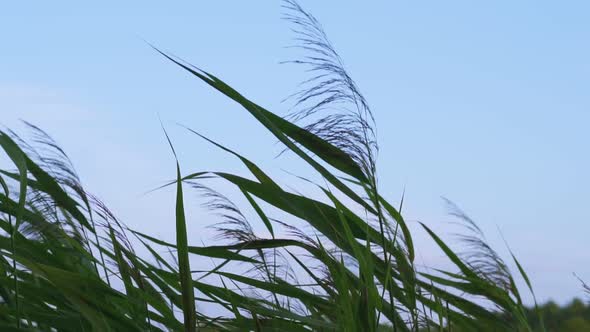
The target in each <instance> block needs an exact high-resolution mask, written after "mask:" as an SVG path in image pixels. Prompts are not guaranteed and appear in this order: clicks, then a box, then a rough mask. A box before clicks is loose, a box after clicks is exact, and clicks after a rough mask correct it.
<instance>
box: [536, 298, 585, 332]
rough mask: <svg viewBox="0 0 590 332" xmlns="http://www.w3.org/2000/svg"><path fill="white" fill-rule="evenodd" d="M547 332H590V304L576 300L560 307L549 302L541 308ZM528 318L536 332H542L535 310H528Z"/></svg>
mask: <svg viewBox="0 0 590 332" xmlns="http://www.w3.org/2000/svg"><path fill="white" fill-rule="evenodd" d="M539 311H540V313H541V315H542V317H543V323H544V324H545V330H546V331H547V332H566V331H567V332H587V331H590V304H589V303H588V302H584V301H583V300H580V299H574V300H573V301H571V302H570V303H569V304H567V305H565V306H563V307H560V306H559V305H557V304H556V303H555V302H552V301H550V302H547V303H545V304H544V305H542V306H540V307H539ZM526 314H527V317H528V318H529V321H530V322H531V327H532V328H533V329H534V331H542V328H541V327H540V326H539V325H540V324H539V319H538V316H537V313H536V311H535V310H534V308H527V313H526Z"/></svg>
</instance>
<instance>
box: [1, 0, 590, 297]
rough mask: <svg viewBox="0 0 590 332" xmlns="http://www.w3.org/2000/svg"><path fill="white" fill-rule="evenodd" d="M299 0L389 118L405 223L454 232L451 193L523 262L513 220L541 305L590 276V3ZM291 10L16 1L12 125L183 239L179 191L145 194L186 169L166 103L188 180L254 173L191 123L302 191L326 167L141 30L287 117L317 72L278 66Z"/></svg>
mask: <svg viewBox="0 0 590 332" xmlns="http://www.w3.org/2000/svg"><path fill="white" fill-rule="evenodd" d="M302 5H304V6H305V7H306V8H307V9H308V10H310V11H311V12H313V13H314V14H315V15H316V17H318V18H319V19H320V21H321V22H322V23H323V25H324V27H325V29H326V30H327V32H328V34H329V36H330V38H331V40H332V41H333V43H334V44H335V46H336V48H337V49H338V50H339V52H340V54H341V56H342V57H343V59H344V62H345V64H346V66H347V68H348V69H349V71H350V73H351V74H352V76H353V77H354V78H355V79H356V81H357V83H358V84H359V86H360V88H361V90H362V91H363V92H364V94H365V96H366V97H367V99H368V100H369V103H370V104H371V106H372V108H373V110H374V112H375V116H376V118H377V122H378V138H379V141H380V146H381V153H380V157H379V168H380V177H381V185H382V187H383V189H382V190H383V191H384V192H385V195H387V196H388V197H390V198H392V200H394V201H395V200H398V199H399V196H400V195H401V192H402V191H403V188H404V187H405V188H406V203H405V213H406V216H407V218H408V219H410V220H420V221H423V222H425V223H427V224H429V225H431V226H433V228H435V229H436V230H438V231H440V232H442V233H443V234H447V235H450V234H449V233H451V229H450V228H449V226H448V222H449V221H452V219H451V218H449V217H448V216H447V214H446V212H447V211H446V210H445V206H444V204H443V201H442V200H441V198H440V197H441V196H445V197H447V198H449V199H451V200H453V201H455V202H456V203H457V204H459V205H460V206H461V207H462V208H463V209H464V210H465V211H466V212H467V213H468V214H469V215H470V216H471V217H472V218H473V219H475V220H476V221H477V222H478V223H479V224H480V225H481V226H482V228H483V229H484V230H485V231H486V232H487V234H488V239H489V240H490V242H492V243H493V244H494V245H495V246H496V247H498V248H499V249H500V250H499V251H500V252H502V253H503V254H506V250H505V247H504V245H503V242H502V239H501V236H500V235H499V232H498V229H500V230H501V232H502V233H503V235H504V237H505V238H506V240H507V242H508V243H509V244H510V246H511V248H512V249H513V251H514V252H515V253H516V254H517V256H518V257H519V258H520V260H521V262H522V263H523V265H524V266H525V268H526V269H527V271H529V274H530V276H531V279H532V281H533V284H534V286H535V288H536V291H537V293H538V296H539V298H540V299H541V300H546V299H549V298H553V299H555V300H557V301H559V302H564V301H567V300H568V299H570V298H572V297H573V296H580V295H582V294H581V293H582V291H581V287H580V285H579V283H578V282H577V281H576V279H575V278H574V277H573V276H572V273H573V272H576V273H578V274H579V275H580V276H581V277H583V278H586V279H587V280H590V250H588V244H587V243H588V242H587V241H588V239H589V238H590V209H588V206H589V203H590V175H589V174H588V172H589V170H590V155H589V153H588V152H589V151H588V146H589V144H588V143H589V142H590V132H589V131H588V126H589V124H590V109H589V108H590V94H589V93H588V91H589V88H590V84H589V83H590V80H589V79H588V77H589V75H590V46H589V45H590V44H589V43H588V36H590V21H589V20H588V13H589V12H590V3H589V2H587V1H567V2H565V1H487V2H483V1H478V2H474V1H430V2H425V1H420V2H418V1H375V2H370V3H368V2H361V1H357V2H341V1H340V2H336V1H330V2H328V1H322V2H313V1H302ZM280 16H281V8H280V2H279V1H255V2H254V1H248V2H246V1H210V2H197V1H190V2H185V3H182V4H177V5H175V6H173V5H170V3H169V2H163V1H141V2H140V1H137V2H132V1H125V2H122V1H101V2H100V5H98V4H88V3H85V4H82V3H81V2H65V1H64V2H41V1H40V2H25V1H5V2H3V3H2V4H0V41H1V44H0V45H1V46H0V60H1V61H0V115H1V116H0V122H1V123H2V124H4V125H6V126H8V127H11V128H22V127H19V124H18V119H19V118H22V119H25V120H28V121H31V122H33V123H35V124H37V125H39V126H41V127H42V128H44V129H46V130H47V131H48V132H49V133H50V134H52V135H53V136H54V138H56V139H57V141H58V142H59V143H60V144H61V145H62V146H63V147H64V148H65V149H66V151H68V152H69V154H70V157H71V158H72V159H73V161H74V164H75V165H76V166H77V169H78V172H79V173H80V175H81V177H82V178H83V180H84V182H85V184H86V186H87V188H88V189H89V190H90V191H93V192H95V193H97V194H98V195H99V196H101V197H102V198H104V199H105V200H106V202H107V203H108V204H109V205H110V206H111V207H112V209H113V210H114V211H115V213H116V214H117V215H119V216H120V217H121V219H122V220H123V221H125V222H126V223H128V224H129V225H131V226H132V227H138V228H142V229H143V230H146V231H147V232H148V233H151V234H155V235H157V236H160V237H162V238H170V239H171V238H172V236H173V226H172V225H173V224H172V219H171V216H172V214H173V199H174V197H173V193H172V192H170V191H166V190H164V191H161V192H157V193H154V194H150V195H143V193H144V192H145V191H146V190H148V189H151V188H153V187H154V186H156V185H158V184H160V183H162V182H163V181H164V180H167V179H169V178H171V177H173V176H174V164H173V159H172V157H171V154H170V152H169V150H168V148H167V146H166V142H165V139H164V137H163V135H162V132H161V129H160V128H159V126H160V125H159V121H158V114H159V115H160V117H161V118H162V120H163V122H164V124H165V125H166V127H167V128H168V129H169V130H170V132H171V134H172V137H173V140H174V142H175V144H176V146H177V149H178V150H179V151H180V158H181V162H182V166H183V169H184V170H185V171H187V172H188V171H195V170H230V171H232V170H240V169H241V168H240V167H239V165H238V164H237V163H236V162H235V161H234V160H232V159H230V158H228V157H227V156H226V155H225V154H223V153H221V152H219V151H217V150H215V149H214V148H213V147H211V146H209V145H207V144H205V143H203V142H202V141H200V140H198V139H197V138H196V137H194V136H191V135H189V134H187V133H186V131H185V130H183V129H181V128H179V127H177V126H176V123H177V122H179V123H182V124H185V125H187V126H189V127H192V128H194V129H196V130H199V131H201V132H203V133H205V134H207V135H209V136H211V137H212V138H214V139H217V140H219V141H222V142H223V143H225V144H226V145H227V146H229V147H231V148H234V149H237V150H239V151H241V152H242V153H243V154H244V155H246V156H248V157H249V158H251V159H252V160H254V161H256V162H259V163H260V164H261V165H263V166H264V167H265V168H266V169H268V170H270V172H271V174H273V175H275V176H279V177H282V178H283V179H284V180H283V182H286V183H288V184H289V183H290V181H291V180H290V179H292V178H289V176H288V175H286V173H284V172H283V171H282V169H288V170H289V171H292V172H295V173H297V174H301V175H307V174H308V173H309V170H308V169H306V168H304V167H301V165H300V164H298V163H296V162H292V161H291V159H289V157H287V158H278V159H274V156H275V155H276V152H278V151H280V147H279V146H277V145H276V144H274V140H273V139H271V137H270V135H268V134H267V133H265V132H264V131H263V130H262V128H261V126H260V125H258V124H257V123H255V122H254V120H253V119H251V118H250V117H249V116H248V115H247V114H246V113H245V112H243V111H242V110H241V109H240V108H239V107H237V106H236V105H234V104H232V103H230V102H228V101H227V100H225V99H224V98H222V97H221V96H219V95H218V94H217V93H215V92H214V91H212V90H211V89H209V88H207V87H205V86H204V85H203V84H201V83H200V82H198V81H197V80H196V79H193V78H191V77H190V76H188V75H187V74H185V73H184V72H182V71H181V70H179V69H178V68H176V67H174V66H173V65H171V64H169V63H167V62H166V61H164V60H163V59H162V57H161V56H158V55H157V54H155V52H153V51H152V50H151V49H150V48H149V47H148V46H147V45H146V44H145V42H144V41H143V39H145V40H148V41H150V42H152V43H154V44H156V45H158V46H159V47H161V48H163V49H165V50H167V51H170V52H172V53H174V54H176V55H178V56H181V57H182V58H184V59H186V60H188V61H189V62H191V63H194V64H197V65H199V66H202V67H204V68H206V69H207V70H209V71H211V72H213V73H215V74H217V75H218V76H220V77H222V78H223V79H225V80H226V81H228V82H229V83H230V84H232V85H234V86H235V87H236V88H238V90H240V91H242V92H243V93H244V94H245V95H247V96H248V97H251V99H253V100H255V101H257V102H259V103H260V104H262V105H265V106H268V108H270V109H271V110H274V111H275V112H277V113H279V114H284V113H285V111H286V109H287V106H288V105H286V104H282V103H281V100H282V99H283V98H284V97H286V96H287V95H289V94H290V93H291V92H293V91H294V90H295V88H296V84H297V83H298V82H299V81H300V80H301V79H302V78H304V77H305V76H304V74H303V73H302V72H301V70H300V69H301V68H296V67H290V66H287V65H280V64H279V62H280V61H283V60H288V59H290V58H291V57H292V56H293V55H294V53H293V51H292V50H289V49H287V48H284V46H287V45H289V44H290V38H291V37H292V35H291V33H290V31H289V28H288V25H287V23H286V22H283V21H281V20H280ZM292 182H293V185H294V186H295V183H296V181H295V180H293V181H292ZM298 185H300V184H299V183H298ZM223 188H224V187H223V185H222V189H223ZM227 189H229V187H228V188H227ZM298 189H300V190H301V187H298ZM187 199H188V200H189V208H190V209H191V216H190V221H191V225H190V232H191V242H192V243H194V244H199V243H200V242H201V241H207V239H208V237H209V235H210V232H209V231H207V230H204V227H205V226H206V225H209V224H211V223H213V222H214V221H215V220H214V219H212V217H211V216H209V215H208V214H206V213H205V212H203V211H201V210H200V209H199V207H198V202H199V200H198V197H197V196H196V194H195V195H193V196H189V197H188V198H187ZM413 228H414V229H416V231H417V232H418V233H419V230H418V228H417V227H415V224H414V226H413ZM417 246H418V247H419V252H420V256H419V257H420V259H419V261H420V262H423V263H425V264H430V265H437V264H439V263H440V262H441V261H442V255H441V254H440V252H438V251H435V250H433V248H434V246H433V245H432V243H430V242H429V241H427V240H426V238H425V237H424V236H423V235H419V236H418V244H417Z"/></svg>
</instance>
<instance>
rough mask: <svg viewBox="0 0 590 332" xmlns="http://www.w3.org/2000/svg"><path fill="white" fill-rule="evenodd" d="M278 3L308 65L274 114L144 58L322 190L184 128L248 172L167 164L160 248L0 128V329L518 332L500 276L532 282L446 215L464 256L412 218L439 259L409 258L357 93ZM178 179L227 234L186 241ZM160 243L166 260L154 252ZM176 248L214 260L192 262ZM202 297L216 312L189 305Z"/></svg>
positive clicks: (65, 162) (310, 23)
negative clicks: (220, 241)
mask: <svg viewBox="0 0 590 332" xmlns="http://www.w3.org/2000/svg"><path fill="white" fill-rule="evenodd" d="M285 8H286V10H287V19H288V20H289V21H291V22H292V23H293V24H294V27H295V30H296V32H297V36H298V41H299V45H300V46H301V47H303V48H304V49H305V50H307V51H308V52H309V56H308V57H306V58H305V59H303V60H298V61H295V62H296V63H298V64H302V65H305V66H308V67H309V69H311V72H312V73H313V74H314V76H313V77H312V78H311V79H310V80H308V81H306V82H305V84H304V85H303V88H302V90H301V91H299V92H298V93H296V94H295V95H294V96H293V98H294V100H295V108H294V111H293V113H292V114H291V115H290V116H288V117H286V118H283V117H281V116H278V115H276V114H275V113H273V112H271V111H269V110H266V109H264V108H263V107H261V106H260V105H258V104H256V103H255V102H253V101H251V100H249V99H248V98H247V97H245V96H244V95H242V94H240V93H239V92H238V91H236V90H235V89H233V88H232V87H231V86H229V85H228V84H226V83H225V82H224V81H222V80H221V79H220V78H218V77H216V76H214V75H213V74H210V73H208V72H206V71H204V70H202V69H200V68H196V67H194V66H191V65H189V64H187V63H185V62H183V61H181V60H179V59H177V58H174V57H172V56H169V55H167V54H166V53H163V52H160V51H158V52H160V53H162V55H163V56H165V57H166V58H167V59H169V60H170V61H171V62H172V63H174V64H176V65H178V66H179V67H180V68H181V69H183V70H185V71H186V72H187V73H188V74H190V75H193V76H194V77H195V78H196V79H198V80H201V81H203V82H205V83H206V84H208V85H209V86H210V87H211V88H212V89H213V90H216V91H217V92H218V93H221V94H223V95H225V96H226V97H227V98H229V99H231V100H233V101H235V102H236V103H237V104H239V105H240V106H242V108H243V109H244V111H246V112H248V113H250V114H251V115H252V116H253V117H254V118H255V119H256V120H257V121H258V122H259V123H260V124H261V125H262V126H263V128H264V129H265V130H267V131H269V132H270V133H272V134H273V135H274V137H275V138H276V139H277V140H278V141H280V142H281V143H282V144H283V145H284V147H285V151H287V152H288V153H292V154H294V155H295V156H296V157H298V158H300V159H301V160H302V161H304V162H305V163H306V164H307V165H309V166H310V168H311V169H312V170H313V171H314V172H316V173H317V174H318V175H319V176H320V177H321V178H322V179H323V180H324V182H323V184H319V183H311V182H309V185H310V186H313V187H315V188H318V189H319V190H320V191H321V193H322V197H308V196H304V195H301V194H298V193H295V192H292V191H289V190H287V189H285V188H284V187H282V186H281V185H280V184H279V183H278V182H277V181H275V180H273V179H272V178H271V177H270V176H269V175H267V174H266V173H265V172H264V171H263V170H262V169H261V168H260V167H258V166H257V165H256V164H255V163H253V162H252V161H250V160H248V159H247V158H246V157H244V156H242V155H240V154H238V153H237V152H234V151H232V150H231V149H229V148H228V147H225V146H223V145H221V144H219V143H216V142H214V141H212V140H209V139H208V138H205V137H203V136H201V135H199V134H197V135H199V136H200V137H202V138H203V139H205V140H207V141H209V142H210V143H212V145H213V146H214V147H216V148H221V149H223V150H224V151H225V152H227V153H228V157H233V158H238V159H239V160H240V161H241V162H242V163H243V164H244V165H245V166H246V168H247V170H248V171H249V173H250V174H249V175H239V174H232V173H226V172H221V171H219V172H197V173H191V174H184V173H182V172H181V167H180V165H179V164H178V163H177V168H176V179H175V180H173V181H170V182H169V184H168V185H170V186H175V187H176V211H175V215H176V220H170V221H169V223H170V225H171V226H172V225H174V227H175V228H176V235H177V236H176V243H167V242H165V241H162V240H160V239H157V238H154V237H152V236H150V235H149V234H144V233H143V232H141V230H133V229H129V228H127V227H126V226H125V225H123V224H122V223H121V222H119V221H118V220H117V218H116V217H115V216H114V214H113V213H112V212H111V211H109V210H108V208H107V207H106V205H105V204H103V203H102V202H101V201H100V200H99V199H97V198H96V197H94V196H93V195H91V194H89V193H88V192H87V191H86V190H85V189H84V188H83V186H82V184H81V183H80V181H79V179H78V176H77V175H76V173H75V171H74V170H73V167H72V166H71V163H70V161H69V159H68V158H67V156H66V154H65V153H64V152H63V151H62V150H61V149H60V148H59V147H58V145H57V144H55V142H54V141H52V140H51V138H50V137H49V136H48V135H46V134H45V133H44V132H43V131H42V130H40V129H39V128H37V127H34V126H32V125H29V127H30V128H31V131H32V132H33V134H34V135H33V139H32V140H29V141H25V140H22V139H21V138H19V136H18V135H16V134H15V133H14V132H11V131H3V132H0V146H1V147H2V150H3V151H4V153H5V154H6V155H7V156H8V158H9V159H10V160H11V162H12V164H13V167H12V168H14V170H13V169H12V168H11V169H6V170H0V185H1V187H2V193H0V227H2V230H3V232H2V233H1V234H0V254H1V257H0V329H1V330H2V331H25V330H26V331H28V330H39V331H180V330H185V331H195V330H202V331H209V330H237V331H308V330H314V331H382V330H390V331H400V332H402V331H408V332H409V331H426V330H427V331H472V330H479V331H531V328H530V326H529V323H528V321H527V317H526V314H525V309H524V306H523V302H522V298H521V293H520V290H519V289H518V288H517V286H516V282H515V279H516V278H522V280H524V282H525V283H526V284H527V285H528V287H529V288H530V291H531V292H532V287H531V284H530V282H529V279H528V277H527V275H526V274H525V272H524V270H523V269H522V267H521V266H520V264H519V263H518V261H516V259H515V258H514V257H511V259H513V260H514V262H515V263H516V265H517V267H518V275H516V276H515V275H513V274H512V273H511V272H510V270H509V269H508V267H507V264H506V263H505V262H504V261H503V260H502V258H501V257H500V256H499V255H498V254H497V253H496V252H495V251H494V250H493V249H492V248H491V247H490V246H488V245H487V243H486V242H485V241H484V238H483V234H482V233H481V231H480V230H479V228H478V227H477V226H476V224H475V223H474V222H472V221H471V220H470V219H469V218H468V217H467V216H465V215H464V214H463V213H462V212H460V211H459V210H458V209H455V210H453V213H454V214H455V215H456V216H457V217H459V218H461V219H462V220H463V221H464V224H465V226H466V230H467V231H466V233H465V236H464V237H463V238H462V240H463V241H464V243H466V244H468V245H469V246H468V248H469V251H468V252H463V253H459V252H457V251H455V250H453V249H452V248H451V247H450V246H449V245H448V244H447V243H446V242H445V241H444V240H443V239H442V238H441V237H440V236H439V235H437V234H436V233H435V232H433V231H432V230H431V229H430V228H429V227H428V226H427V225H426V224H421V227H422V228H423V229H424V230H425V231H426V233H427V234H429V235H430V237H431V238H432V240H433V241H434V243H436V244H437V245H438V247H439V248H440V249H441V250H442V252H444V254H445V255H446V257H447V258H448V260H449V262H450V263H452V265H453V266H454V268H453V269H451V270H448V271H447V270H436V269H428V270H427V269H423V268H422V269H421V268H418V267H417V266H416V264H415V263H414V261H415V251H416V250H415V247H414V243H413V241H412V232H411V230H410V228H409V227H408V225H407V223H406V221H405V219H404V217H403V214H402V213H401V210H402V202H396V203H394V202H391V201H389V200H387V199H386V198H385V197H383V196H381V194H380V190H379V183H378V169H377V162H376V160H377V152H378V144H377V139H376V135H375V125H374V120H373V116H372V112H371V109H370V107H369V105H368V103H367V102H366V100H365V99H364V98H363V97H362V94H361V93H360V91H359V89H358V87H357V86H356V84H355V83H354V81H353V80H352V79H351V77H350V76H349V75H348V73H347V72H346V70H345V69H344V66H343V65H342V61H341V60H340V57H339V56H338V54H337V53H336V52H335V51H334V49H333V47H332V45H331V44H330V43H329V41H328V39H327V37H326V34H325V33H324V31H323V29H322V28H321V26H320V25H319V23H318V22H317V20H316V19H315V18H313V16H311V15H310V14H309V13H307V12H305V11H304V10H303V9H302V8H301V7H299V5H297V4H296V3H295V2H291V1H286V2H285ZM171 147H172V144H171ZM172 149H173V148H172ZM209 178H218V179H221V180H223V181H226V182H228V183H230V184H231V185H233V186H235V188H237V189H238V190H239V191H240V192H241V193H242V194H243V195H244V197H245V198H246V202H247V203H248V205H247V206H241V207H239V208H238V207H237V206H236V205H234V204H233V203H232V202H230V201H229V200H228V199H227V198H225V196H224V195H222V194H221V193H218V192H215V191H213V190H211V189H210V188H207V187H206V186H205V185H204V182H203V180H204V179H209ZM185 186H190V187H194V188H197V189H198V190H200V191H201V192H202V193H203V196H204V197H205V198H206V199H207V205H208V206H209V207H210V208H214V209H217V210H219V211H220V212H221V214H222V215H223V216H224V218H225V219H224V221H223V222H222V223H221V224H219V225H217V229H218V231H219V232H220V234H221V235H222V236H223V237H224V238H225V243H226V244H224V245H217V246H195V245H194V241H191V238H189V237H188V235H187V231H186V218H185V212H184V197H183V190H184V188H185ZM241 209H251V210H252V211H254V212H255V215H256V216H257V217H258V218H259V219H260V221H261V222H262V224H263V225H265V227H266V228H267V231H268V234H270V236H269V237H264V236H261V235H259V234H257V233H256V232H254V231H253V228H252V227H251V226H250V223H249V221H248V220H247V219H246V217H245V216H244V214H243V213H242V212H241ZM278 216H281V218H282V217H284V216H290V218H292V219H298V220H299V221H300V222H301V223H304V224H305V228H296V227H295V226H293V224H291V223H290V222H289V220H292V219H289V218H287V219H283V220H282V219H279V217H278ZM303 229H305V230H303ZM191 242H193V243H191ZM134 246H136V247H143V249H146V250H141V251H142V252H149V253H150V254H149V255H139V254H138V253H137V251H136V250H135V249H136V248H134ZM163 249H164V250H163ZM165 250H167V251H169V252H170V253H171V255H170V256H168V255H166V257H164V256H162V254H161V253H162V252H163V251H165ZM191 256H200V257H206V258H211V259H212V260H213V261H214V262H215V266H214V267H213V268H209V269H207V268H204V267H203V266H198V267H194V266H191V265H190V262H191V259H190V257H191ZM236 271H239V272H236ZM432 271H434V272H432ZM208 306H217V307H219V308H220V312H224V314H222V315H220V316H216V317H212V316H209V315H205V314H203V311H202V310H201V308H203V307H208ZM499 313H501V314H499Z"/></svg>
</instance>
